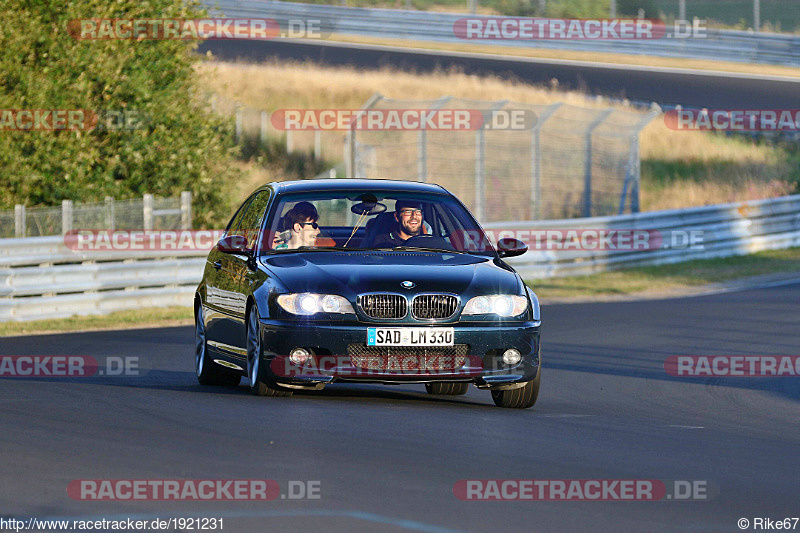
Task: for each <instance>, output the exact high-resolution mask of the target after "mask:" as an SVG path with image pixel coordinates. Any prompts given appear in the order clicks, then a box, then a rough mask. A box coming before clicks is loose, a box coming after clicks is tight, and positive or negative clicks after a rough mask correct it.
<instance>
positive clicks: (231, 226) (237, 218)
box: [225, 195, 255, 235]
mask: <svg viewBox="0 0 800 533" xmlns="http://www.w3.org/2000/svg"><path fill="white" fill-rule="evenodd" d="M254 196H255V195H250V197H249V198H248V199H247V200H245V201H244V203H243V204H242V205H241V207H239V210H238V211H236V214H235V215H233V217H231V221H230V222H228V225H227V227H226V228H225V234H226V235H233V231H234V230H235V229H236V228H237V227H239V222H241V220H242V217H243V216H244V214H245V212H246V211H247V206H249V205H250V202H251V201H252V200H253V197H254Z"/></svg>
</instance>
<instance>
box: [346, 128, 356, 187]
mask: <svg viewBox="0 0 800 533" xmlns="http://www.w3.org/2000/svg"><path fill="white" fill-rule="evenodd" d="M354 136H355V131H353V128H349V129H348V130H347V133H345V137H344V175H345V177H346V178H352V177H353V137H354Z"/></svg>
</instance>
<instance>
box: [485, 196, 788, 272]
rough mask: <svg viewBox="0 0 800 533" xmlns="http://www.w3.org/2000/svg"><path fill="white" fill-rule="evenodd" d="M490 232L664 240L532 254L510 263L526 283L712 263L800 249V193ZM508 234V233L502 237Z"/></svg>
mask: <svg viewBox="0 0 800 533" xmlns="http://www.w3.org/2000/svg"><path fill="white" fill-rule="evenodd" d="M484 229H486V230H488V231H492V230H494V231H496V230H512V232H513V231H528V230H530V231H542V230H553V229H563V230H578V229H591V230H647V231H655V232H658V233H659V234H661V236H662V237H664V238H665V242H664V244H663V245H661V246H659V247H658V248H657V249H652V250H638V251H633V250H619V249H618V250H602V251H596V250H567V249H566V247H565V249H563V250H534V249H531V250H529V251H528V252H527V253H526V254H525V255H523V256H520V257H517V258H511V259H509V260H508V262H509V263H510V264H511V265H513V266H514V268H515V269H517V271H518V272H520V274H522V275H523V276H524V277H525V278H526V279H543V278H550V277H561V276H581V275H588V274H594V273H596V272H602V271H606V270H616V269H620V268H630V267H637V266H655V265H664V264H670V263H680V262H683V261H692V260H695V259H713V258H717V257H730V256H736V255H745V254H751V253H755V252H759V251H763V250H776V249H783V248H791V247H796V246H800V195H795V196H785V197H782V198H777V199H771V200H757V201H751V202H741V203H732V204H720V205H711V206H706V207H697V208H692V209H676V210H669V211H654V212H648V213H638V214H633V215H622V216H612V217H593V218H580V219H569V220H548V221H532V222H512V223H492V224H485V225H484ZM689 231H692V232H696V234H697V235H698V237H700V238H701V242H698V243H697V244H696V246H695V247H691V246H687V245H686V243H685V241H684V240H683V238H681V242H680V243H677V244H678V246H674V245H673V244H676V243H674V242H673V241H672V239H671V238H670V236H673V235H683V234H685V233H687V232H689ZM499 236H501V237H502V236H503V235H499Z"/></svg>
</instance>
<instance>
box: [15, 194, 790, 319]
mask: <svg viewBox="0 0 800 533" xmlns="http://www.w3.org/2000/svg"><path fill="white" fill-rule="evenodd" d="M484 228H485V229H486V230H489V231H497V230H511V231H512V232H513V231H537V230H550V229H567V230H569V229H575V230H577V229H594V230H599V229H606V230H612V229H629V230H631V229H635V230H648V231H654V230H655V231H658V232H661V233H662V234H663V235H668V234H670V232H676V231H684V232H688V231H696V232H697V231H699V232H702V236H703V242H702V248H700V249H691V248H679V247H673V246H670V245H669V244H671V243H669V242H668V243H667V244H668V245H667V246H662V247H659V248H658V249H653V250H647V251H623V250H607V251H592V250H578V251H574V250H571V251H566V250H558V251H554V250H535V249H531V250H530V251H529V252H528V253H526V254H525V255H523V256H520V257H517V258H511V259H509V263H511V264H512V265H514V267H515V268H516V269H517V270H518V271H519V272H520V273H521V274H522V275H523V276H524V277H525V278H526V279H539V278H547V277H555V276H568V275H583V274H591V273H594V272H599V271H603V270H613V269H619V268H623V267H631V266H645V265H661V264H667V263H677V262H681V261H689V260H693V259H710V258H714V257H728V256H734V255H744V254H749V253H753V252H757V251H761V250H769V249H781V248H789V247H794V246H800V195H796V196H786V197H782V198H776V199H771V200H759V201H752V202H742V203H735V204H723V205H713V206H707V207H698V208H692V209H682V210H672V211H657V212H649V213H638V214H633V215H622V216H611V217H594V218H580V219H568V220H550V221H531V222H497V223H492V224H486V225H485V226H484ZM500 236H501V237H502V236H503V235H500ZM206 255H207V252H206V251H203V250H193V251H184V252H176V251H163V252H152V251H150V252H146V253H145V252H137V251H116V252H99V253H96V252H93V253H91V254H90V253H87V252H75V251H72V250H70V249H69V248H67V247H66V246H65V245H64V241H63V238H62V237H39V238H27V239H0V321H10V320H15V321H23V320H35V319H49V318H60V317H67V316H72V315H75V314H104V313H110V312H114V311H121V310H126V309H136V308H145V307H158V306H168V305H185V306H189V305H191V302H192V295H193V294H194V290H195V287H196V285H197V283H198V282H199V280H200V278H201V277H202V272H203V268H204V265H205V256H206Z"/></svg>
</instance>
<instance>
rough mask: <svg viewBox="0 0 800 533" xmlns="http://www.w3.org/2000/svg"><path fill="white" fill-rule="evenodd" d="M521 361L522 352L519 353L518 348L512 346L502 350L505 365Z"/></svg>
mask: <svg viewBox="0 0 800 533" xmlns="http://www.w3.org/2000/svg"><path fill="white" fill-rule="evenodd" d="M520 361H522V354H521V353H519V350H515V349H514V348H509V349H508V350H506V351H505V352H503V362H504V363H505V364H507V365H516V364H517V363H519V362H520Z"/></svg>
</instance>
